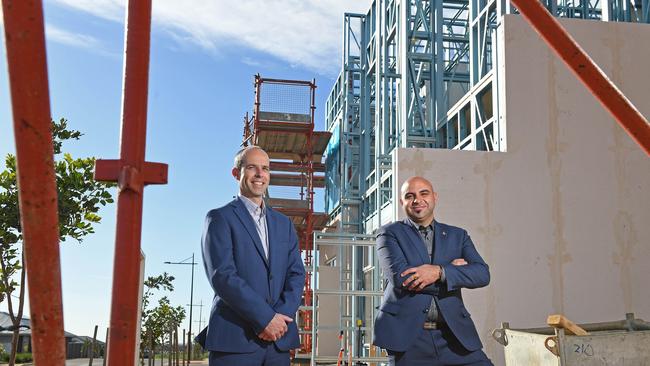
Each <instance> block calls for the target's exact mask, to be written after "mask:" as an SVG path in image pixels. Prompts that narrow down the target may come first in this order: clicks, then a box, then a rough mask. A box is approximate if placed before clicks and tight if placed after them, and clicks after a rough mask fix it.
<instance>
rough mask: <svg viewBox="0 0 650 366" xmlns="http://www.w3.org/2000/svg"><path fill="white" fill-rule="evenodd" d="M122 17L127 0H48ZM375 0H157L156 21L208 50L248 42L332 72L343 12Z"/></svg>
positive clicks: (336, 62) (360, 8) (290, 60)
mask: <svg viewBox="0 0 650 366" xmlns="http://www.w3.org/2000/svg"><path fill="white" fill-rule="evenodd" d="M50 1H53V2H56V3H59V4H61V5H65V6H69V7H72V8H75V9H79V10H82V11H85V12H88V13H91V14H93V15H95V16H98V17H101V18H104V19H110V20H114V21H122V19H123V18H124V6H125V5H124V4H125V1H124V0H50ZM370 1H371V0H356V1H349V0H184V1H178V0H154V1H153V4H154V5H153V6H154V8H153V13H154V26H155V27H160V28H163V29H165V30H166V31H168V32H170V33H172V34H175V37H174V38H175V39H186V40H189V41H191V42H193V43H195V44H196V45H198V46H200V47H202V48H204V49H206V50H210V51H213V50H216V49H223V48H226V47H228V46H232V45H244V46H246V47H250V48H252V49H254V50H257V51H262V52H265V53H267V54H270V55H273V56H275V57H277V58H279V59H281V60H284V61H286V62H287V63H288V64H290V65H300V66H304V67H306V68H309V69H311V70H314V71H316V72H319V73H324V74H328V75H330V76H334V75H336V74H337V73H338V71H339V68H340V60H341V58H340V54H341V46H342V38H341V37H342V31H343V13H344V12H363V13H365V12H366V11H367V9H368V7H369V6H370Z"/></svg>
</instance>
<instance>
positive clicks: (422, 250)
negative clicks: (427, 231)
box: [403, 219, 431, 263]
mask: <svg viewBox="0 0 650 366" xmlns="http://www.w3.org/2000/svg"><path fill="white" fill-rule="evenodd" d="M403 223H404V225H406V227H405V228H404V229H405V231H406V234H407V237H408V239H409V240H408V241H409V242H410V243H411V246H413V247H414V248H415V251H416V252H418V255H419V256H420V259H422V262H423V263H431V258H429V253H427V248H426V247H425V245H424V242H423V241H422V237H421V236H420V234H418V231H417V230H416V229H415V228H414V227H413V225H411V222H410V221H409V220H408V219H404V221H403Z"/></svg>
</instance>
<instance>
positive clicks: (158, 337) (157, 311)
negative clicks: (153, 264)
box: [140, 272, 185, 357]
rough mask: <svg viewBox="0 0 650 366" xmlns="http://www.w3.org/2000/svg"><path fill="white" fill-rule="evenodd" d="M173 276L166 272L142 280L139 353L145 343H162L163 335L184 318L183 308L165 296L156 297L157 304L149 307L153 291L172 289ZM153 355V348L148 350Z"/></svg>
mask: <svg viewBox="0 0 650 366" xmlns="http://www.w3.org/2000/svg"><path fill="white" fill-rule="evenodd" d="M173 282H174V276H171V275H169V274H168V273H167V272H164V273H163V274H161V275H159V276H151V277H147V279H146V280H145V281H144V287H145V291H144V294H143V295H142V321H141V324H142V325H141V326H142V330H141V332H140V350H141V352H140V354H141V355H144V350H145V345H153V346H154V347H155V346H156V345H158V344H161V345H162V344H164V337H165V335H167V334H169V332H170V330H173V329H176V328H178V327H179V326H180V325H181V322H182V321H183V320H184V319H185V309H184V308H183V307H182V306H176V307H173V306H172V305H171V303H170V301H169V299H168V298H167V296H163V297H161V298H160V299H158V305H157V306H156V307H154V308H149V306H150V305H151V300H152V297H153V295H154V293H155V291H169V292H172V291H174V285H173ZM150 343H153V344H150ZM149 351H150V353H149V357H153V349H151V350H149Z"/></svg>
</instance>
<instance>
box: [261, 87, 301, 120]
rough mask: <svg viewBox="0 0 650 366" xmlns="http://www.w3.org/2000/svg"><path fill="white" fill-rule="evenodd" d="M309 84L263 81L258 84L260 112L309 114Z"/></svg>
mask: <svg viewBox="0 0 650 366" xmlns="http://www.w3.org/2000/svg"><path fill="white" fill-rule="evenodd" d="M310 107H311V90H310V87H309V85H291V84H278V83H272V82H264V83H262V84H261V85H260V112H276V113H294V114H307V115H310V114H311V111H310Z"/></svg>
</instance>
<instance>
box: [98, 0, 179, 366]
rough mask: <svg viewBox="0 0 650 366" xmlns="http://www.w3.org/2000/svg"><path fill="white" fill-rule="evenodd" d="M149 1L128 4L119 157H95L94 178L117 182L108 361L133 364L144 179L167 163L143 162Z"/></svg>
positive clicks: (161, 173)
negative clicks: (103, 158) (96, 159)
mask: <svg viewBox="0 0 650 366" xmlns="http://www.w3.org/2000/svg"><path fill="white" fill-rule="evenodd" d="M150 30H151V0H130V1H129V2H128V5H127V21H126V55H125V67H124V96H123V105H122V134H121V147H120V160H98V161H97V162H96V169H95V179H97V180H103V181H117V182H118V187H119V195H118V199H117V228H116V238H115V260H114V264H113V292H112V304H111V323H110V329H111V332H110V336H109V340H108V352H107V355H108V358H107V363H108V365H109V366H123V365H132V364H133V363H134V362H135V357H136V349H135V348H136V334H137V329H136V328H137V325H138V307H139V306H141V304H139V303H138V291H139V280H140V239H141V228H142V196H143V188H144V185H145V184H149V183H155V184H165V183H167V165H166V164H160V163H148V162H145V161H144V157H145V142H146V127H147V92H148V86H149V85H148V84H149V41H150Z"/></svg>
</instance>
